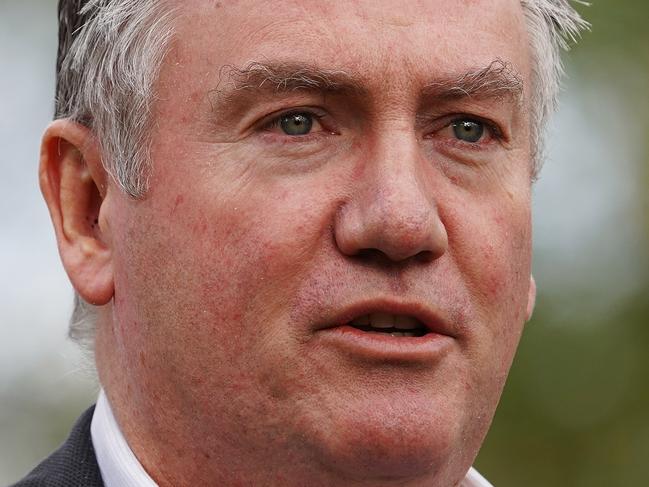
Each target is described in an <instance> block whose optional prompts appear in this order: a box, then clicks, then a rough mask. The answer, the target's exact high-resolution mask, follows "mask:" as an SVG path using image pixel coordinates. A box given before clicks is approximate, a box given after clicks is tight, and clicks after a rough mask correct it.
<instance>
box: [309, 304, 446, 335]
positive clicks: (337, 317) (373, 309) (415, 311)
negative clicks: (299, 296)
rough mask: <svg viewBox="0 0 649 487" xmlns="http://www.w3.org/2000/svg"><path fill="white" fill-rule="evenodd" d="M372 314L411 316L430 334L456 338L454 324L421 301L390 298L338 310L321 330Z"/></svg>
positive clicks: (327, 319) (323, 324)
mask: <svg viewBox="0 0 649 487" xmlns="http://www.w3.org/2000/svg"><path fill="white" fill-rule="evenodd" d="M372 313H388V314H393V315H404V316H411V317H413V318H416V319H417V320H419V321H420V322H421V323H422V324H423V325H424V326H425V327H426V329H427V330H428V332H429V333H436V334H439V335H447V336H450V337H453V338H455V337H456V330H455V329H454V328H455V327H454V326H453V324H452V323H450V322H449V321H447V320H445V319H444V318H443V317H442V316H441V313H439V312H438V311H437V310H435V309H434V308H432V307H431V306H428V305H426V304H424V303H422V302H421V301H407V300H398V299H389V298H379V299H373V300H363V301H357V302H354V303H350V304H348V305H345V306H343V307H341V308H338V309H336V310H335V311H334V312H332V313H331V315H330V316H328V317H327V318H326V319H325V320H323V323H322V324H321V326H319V327H318V328H319V329H327V328H335V327H337V326H343V325H346V324H348V323H350V322H351V321H353V320H354V319H356V318H359V317H361V316H364V315H368V314H372Z"/></svg>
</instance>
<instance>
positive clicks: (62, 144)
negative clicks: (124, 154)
mask: <svg viewBox="0 0 649 487" xmlns="http://www.w3.org/2000/svg"><path fill="white" fill-rule="evenodd" d="M40 158H41V159H40V168H39V179H40V186H41V191H42V193H43V197H44V198H45V202H46V203H47V206H48V208H49V211H50V217H51V218H52V223H53V224H54V231H55V232H56V240H57V243H58V247H59V254H60V255H61V260H62V261H63V266H64V267H65V270H66V272H67V273H68V277H69V278H70V281H71V282H72V285H73V286H74V288H75V290H76V291H77V292H78V293H79V295H80V296H81V297H82V298H83V299H84V300H85V301H87V302H89V303H91V304H94V305H103V304H106V303H108V302H109V301H110V300H111V299H112V297H113V292H114V283H113V266H112V254H111V249H110V247H109V245H108V243H107V238H106V237H107V232H108V223H107V221H106V219H105V218H104V215H103V214H102V211H101V210H102V205H103V204H104V200H105V197H106V195H107V191H108V187H107V184H106V182H107V174H106V171H105V170H104V168H103V166H102V163H101V153H100V150H99V144H98V142H97V140H96V139H95V137H94V135H93V134H92V132H91V131H90V129H88V128H87V127H84V126H83V125H80V124H78V123H76V122H72V121H70V120H56V121H54V122H52V123H51V124H50V125H49V126H48V128H47V129H46V131H45V134H44V135H43V140H42V142H41V156H40Z"/></svg>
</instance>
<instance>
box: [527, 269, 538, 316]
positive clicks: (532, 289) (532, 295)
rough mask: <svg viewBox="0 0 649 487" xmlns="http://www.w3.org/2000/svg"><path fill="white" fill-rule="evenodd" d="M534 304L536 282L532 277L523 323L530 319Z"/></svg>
mask: <svg viewBox="0 0 649 487" xmlns="http://www.w3.org/2000/svg"><path fill="white" fill-rule="evenodd" d="M535 304H536V280H535V279H534V276H530V289H529V291H528V293H527V310H526V314H525V321H530V320H531V319H532V314H533V313H534V306H535Z"/></svg>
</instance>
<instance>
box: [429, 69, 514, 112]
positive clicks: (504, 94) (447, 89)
mask: <svg viewBox="0 0 649 487" xmlns="http://www.w3.org/2000/svg"><path fill="white" fill-rule="evenodd" d="M422 95H423V96H424V97H427V98H435V99H445V100H457V99H462V98H497V99H505V98H510V99H512V100H513V101H515V102H520V101H521V99H522V97H523V80H522V78H521V77H520V75H519V74H518V73H517V72H516V70H515V69H514V68H513V66H512V65H511V64H510V63H507V62H505V61H503V60H501V59H496V60H494V61H492V62H491V64H489V66H486V67H484V68H482V69H477V70H472V71H469V72H467V73H464V74H462V75H461V76H450V77H446V78H442V79H438V80H435V81H433V82H431V83H429V84H428V85H426V86H425V87H424V88H423V90H422Z"/></svg>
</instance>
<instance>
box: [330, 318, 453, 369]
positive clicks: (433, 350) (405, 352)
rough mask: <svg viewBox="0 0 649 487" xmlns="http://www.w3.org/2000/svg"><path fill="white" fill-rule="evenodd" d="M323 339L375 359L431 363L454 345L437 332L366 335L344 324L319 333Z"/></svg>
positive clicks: (350, 351) (373, 333)
mask: <svg viewBox="0 0 649 487" xmlns="http://www.w3.org/2000/svg"><path fill="white" fill-rule="evenodd" d="M319 335H320V338H321V339H322V340H325V341H326V342H327V343H329V344H330V345H333V346H336V347H339V348H340V349H342V350H343V351H345V352H347V353H349V354H351V355H355V356H360V357H363V358H367V359H373V360H384V361H390V360H393V361H407V362H411V361H412V362H428V361H432V360H438V359H439V358H440V357H442V356H443V355H445V354H446V353H447V352H448V351H449V350H450V348H451V347H452V346H453V342H454V338H453V337H450V336H448V335H440V334H438V333H427V334H426V335H424V336H421V337H407V336H406V337H404V336H401V337H400V336H392V335H390V334H389V333H381V332H366V331H362V330H359V329H358V328H354V327H353V326H348V325H343V326H336V327H333V328H326V329H324V330H320V332H319Z"/></svg>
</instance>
